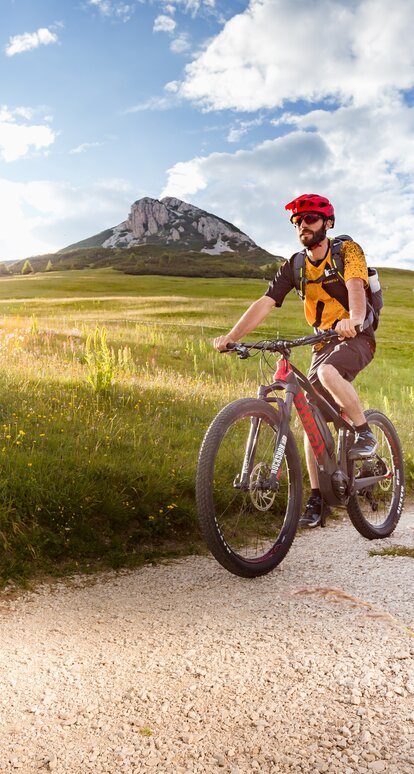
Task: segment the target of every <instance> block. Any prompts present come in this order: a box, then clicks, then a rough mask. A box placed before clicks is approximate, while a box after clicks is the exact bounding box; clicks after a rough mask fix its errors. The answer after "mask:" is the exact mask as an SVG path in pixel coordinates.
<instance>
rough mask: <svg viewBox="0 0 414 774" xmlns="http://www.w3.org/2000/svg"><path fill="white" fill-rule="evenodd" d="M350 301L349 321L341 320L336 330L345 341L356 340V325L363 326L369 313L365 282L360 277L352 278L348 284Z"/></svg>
mask: <svg viewBox="0 0 414 774" xmlns="http://www.w3.org/2000/svg"><path fill="white" fill-rule="evenodd" d="M345 284H346V289H347V291H348V301H349V319H346V320H339V322H338V323H337V324H336V327H335V330H336V331H337V332H338V333H339V334H340V335H341V338H343V339H350V338H354V336H356V335H357V332H356V330H355V326H356V325H362V323H363V322H364V320H365V315H366V312H367V300H366V295H365V287H364V281H363V280H362V279H359V277H352V278H351V279H349V280H348V281H347V282H346V283H345Z"/></svg>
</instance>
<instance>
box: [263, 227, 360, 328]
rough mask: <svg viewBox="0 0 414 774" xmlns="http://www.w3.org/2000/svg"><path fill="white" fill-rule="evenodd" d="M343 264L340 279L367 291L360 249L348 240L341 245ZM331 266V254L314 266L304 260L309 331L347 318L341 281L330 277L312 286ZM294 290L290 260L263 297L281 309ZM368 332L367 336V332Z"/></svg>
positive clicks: (329, 326)
mask: <svg viewBox="0 0 414 774" xmlns="http://www.w3.org/2000/svg"><path fill="white" fill-rule="evenodd" d="M340 254H341V258H342V260H343V265H344V269H343V277H344V281H345V282H347V281H348V280H349V279H352V278H358V279H362V281H363V283H364V286H365V288H367V287H368V269H367V264H366V260H365V255H364V252H363V250H362V248H361V247H360V246H359V245H358V244H357V243H356V242H352V241H350V240H347V241H344V242H343V243H342V245H341V252H340ZM330 266H332V263H331V250H330V249H329V250H328V253H327V255H326V256H325V258H322V260H320V261H318V262H317V263H312V262H311V261H310V260H309V258H308V257H307V256H306V262H305V275H306V279H307V280H308V282H307V284H306V289H305V300H304V312H305V317H306V320H307V322H308V323H309V325H311V326H312V327H313V328H319V329H321V330H327V329H328V328H332V327H333V326H334V325H335V323H336V322H338V320H343V319H344V318H348V317H349V307H348V291H347V289H346V287H345V285H344V281H343V280H341V279H340V277H338V276H337V274H335V273H332V274H331V275H330V276H327V277H326V279H324V280H323V281H322V282H315V280H318V279H319V278H320V277H322V276H323V275H324V272H325V270H326V268H329V267H330ZM294 287H295V282H294V274H293V256H292V258H291V259H290V260H289V261H286V263H284V264H283V266H281V268H280V269H279V271H278V272H277V274H276V276H275V278H274V280H273V281H272V282H270V283H269V287H268V290H267V292H266V293H265V295H266V296H269V297H270V298H272V299H273V300H274V301H275V303H276V306H282V303H283V301H284V299H285V296H286V295H287V294H288V293H289V292H290V291H291V290H292V289H293V288H294ZM368 331H370V332H371V329H370V328H369V329H368ZM372 335H373V332H372Z"/></svg>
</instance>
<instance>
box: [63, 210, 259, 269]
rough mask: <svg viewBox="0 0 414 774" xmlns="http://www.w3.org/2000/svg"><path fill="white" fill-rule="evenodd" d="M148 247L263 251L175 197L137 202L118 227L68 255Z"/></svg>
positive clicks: (79, 244) (232, 228)
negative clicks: (84, 250) (85, 249)
mask: <svg viewBox="0 0 414 774" xmlns="http://www.w3.org/2000/svg"><path fill="white" fill-rule="evenodd" d="M145 244H154V245H165V246H166V247H168V248H169V249H179V250H195V251H197V252H205V253H208V254H210V255H219V254H220V253H224V252H248V251H251V250H258V249H260V248H258V246H257V245H256V244H255V242H253V240H252V239H250V237H248V236H247V234H244V233H243V232H242V231H240V229H238V228H237V227H236V226H233V225H232V224H231V223H228V222H227V221H226V220H223V219H222V218H219V217H217V216H216V215H212V214H211V213H209V212H206V211H205V210H201V209H199V208H198V207H195V206H194V205H192V204H188V203H187V202H183V201H181V199H176V198H174V197H172V196H166V197H165V198H164V199H161V200H158V199H151V198H150V197H148V196H146V197H145V198H143V199H139V200H138V201H136V202H134V204H133V205H132V207H131V211H130V213H129V215H128V218H127V219H126V220H125V221H123V222H122V223H120V224H119V225H118V226H115V227H114V228H111V229H107V230H106V231H103V232H102V233H101V234H97V235H96V236H94V237H90V238H89V239H86V240H83V241H82V242H77V243H76V244H74V245H70V247H69V248H65V252H66V251H67V250H69V249H70V250H73V249H75V248H79V247H84V246H85V247H86V246H88V247H97V246H102V247H134V246H135V245H145Z"/></svg>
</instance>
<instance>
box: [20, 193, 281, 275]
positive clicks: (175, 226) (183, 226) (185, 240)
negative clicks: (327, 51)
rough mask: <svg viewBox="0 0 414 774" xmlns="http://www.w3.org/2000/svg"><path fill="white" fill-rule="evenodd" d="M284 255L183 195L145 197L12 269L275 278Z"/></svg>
mask: <svg viewBox="0 0 414 774" xmlns="http://www.w3.org/2000/svg"><path fill="white" fill-rule="evenodd" d="M281 260H283V259H282V258H281V256H274V255H272V254H271V253H268V252H267V250H264V249H263V248H261V247H259V246H258V245H257V244H256V243H255V242H254V241H253V240H252V239H251V238H250V237H249V236H247V234H244V233H243V232H242V231H240V229H239V228H237V227H236V226H234V225H233V224H232V223H229V222H228V221H226V220H223V219H222V218H219V217H218V216H216V215H212V214H211V213H209V212H206V211H205V210H201V209H199V208H198V207H195V206H194V205H192V204H188V203H187V202H183V201H181V199H175V198H173V197H165V198H164V199H161V200H158V199H151V198H150V197H145V198H143V199H139V200H138V201H136V202H134V204H133V205H132V207H131V210H130V213H129V215H128V218H127V220H125V221H123V222H122V223H120V224H119V225H118V226H114V227H112V228H108V229H105V230H104V231H101V232H100V233H99V234H95V235H94V236H91V237H88V238H87V239H82V240H81V241H79V242H75V243H74V244H72V245H68V246H67V247H65V248H63V249H62V250H59V251H58V252H57V253H53V254H48V255H41V256H34V257H33V258H30V261H29V265H28V262H27V261H16V262H15V263H14V264H12V265H9V266H8V267H7V272H8V271H10V273H12V274H20V273H28V272H30V271H32V270H33V271H35V272H43V271H62V270H70V269H83V268H88V269H90V268H102V267H112V268H114V269H117V270H118V271H121V272H124V273H127V274H171V275H183V276H198V277H220V276H235V277H267V276H269V277H270V276H272V274H273V273H274V271H275V270H276V269H277V267H278V265H279V264H280V262H281Z"/></svg>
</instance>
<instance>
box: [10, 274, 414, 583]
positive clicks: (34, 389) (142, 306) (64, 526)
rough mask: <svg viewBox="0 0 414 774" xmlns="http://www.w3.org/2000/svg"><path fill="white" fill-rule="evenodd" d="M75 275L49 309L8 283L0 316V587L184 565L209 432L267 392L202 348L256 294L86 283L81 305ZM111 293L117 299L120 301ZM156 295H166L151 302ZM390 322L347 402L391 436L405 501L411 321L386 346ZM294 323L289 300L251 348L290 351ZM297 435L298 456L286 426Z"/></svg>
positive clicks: (303, 359) (257, 288) (218, 286)
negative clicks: (230, 406)
mask: <svg viewBox="0 0 414 774" xmlns="http://www.w3.org/2000/svg"><path fill="white" fill-rule="evenodd" d="M79 274H82V273H81V272H67V273H65V274H62V275H61V276H60V280H59V294H58V295H56V296H55V297H52V296H51V295H50V292H49V291H50V287H51V285H50V284H48V282H49V283H50V282H51V281H52V280H51V279H50V275H48V276H47V281H46V280H44V279H42V282H43V283H44V285H45V287H46V290H47V293H46V290H45V291H44V292H45V294H46V295H47V299H46V300H45V298H44V297H42V296H41V295H40V294H39V295H34V296H33V297H32V298H30V292H31V290H32V288H33V278H32V277H28V278H19V286H18V290H19V292H21V293H22V295H23V297H24V298H25V301H13V300H12V301H9V300H6V299H5V300H4V301H3V302H2V308H3V311H4V312H5V316H4V319H3V325H2V327H1V328H0V390H1V392H0V394H1V401H0V461H1V465H0V576H1V577H2V578H3V579H7V578H25V577H28V576H30V575H32V574H33V573H36V572H45V571H46V572H65V571H69V570H73V569H76V568H82V569H88V566H90V567H96V566H97V565H98V566H112V567H118V566H121V565H126V564H134V563H137V562H140V561H142V559H143V558H148V557H151V556H154V555H155V554H156V553H157V552H165V551H169V550H171V551H177V550H190V549H191V547H192V546H194V544H195V543H196V541H197V539H198V533H197V527H196V521H195V509H194V475H195V464H196V459H197V453H198V449H199V446H200V443H201V440H202V437H203V435H204V433H205V430H206V428H207V426H208V424H209V422H210V421H211V419H212V418H213V416H214V415H215V413H216V412H217V410H218V409H219V408H220V407H221V406H223V405H224V404H225V403H227V402H229V401H230V400H233V399H235V398H238V397H241V396H247V395H254V394H255V393H256V389H257V385H258V383H260V382H262V381H263V379H266V378H269V379H270V378H271V368H270V369H269V372H268V373H267V374H261V373H260V368H259V361H258V359H250V360H248V361H243V362H241V361H239V360H237V359H236V358H234V357H231V356H226V355H220V354H218V353H217V352H215V351H214V350H213V348H212V346H211V339H212V337H213V336H214V335H217V334H218V332H220V331H222V330H226V328H228V327H230V325H231V324H232V322H233V321H234V319H235V318H236V317H237V316H238V314H239V313H240V312H241V311H243V310H244V309H245V308H246V302H247V303H248V302H249V301H250V300H252V299H254V298H255V297H257V295H258V294H259V292H262V291H263V284H261V283H259V282H257V281H239V282H238V281H235V282H233V281H232V282H227V281H224V282H223V281H221V280H210V281H208V282H207V281H204V280H185V281H184V280H181V279H180V278H170V279H169V280H167V281H165V282H164V280H163V278H157V279H156V281H154V280H153V279H152V278H149V277H146V278H136V277H133V278H121V280H122V281H121V280H118V279H117V278H116V279H115V280H114V279H113V274H111V273H110V272H102V273H100V272H97V271H95V272H93V277H94V278H97V279H95V286H96V285H97V286H98V287H99V291H96V295H95V296H93V297H91V294H90V290H89V288H90V284H88V281H89V283H90V277H89V280H88V276H87V275H86V273H85V274H82V276H81V277H79V276H78V275H79ZM73 275H75V276H73ZM128 279H129V284H128ZM137 279H139V280H140V282H141V284H140V293H138V285H137ZM144 279H145V283H144V282H143V280H144ZM175 280H177V281H178V280H180V284H179V289H180V293H179V294H177V295H174V296H173V295H172V294H171V295H168V294H167V292H166V289H167V287H168V283H170V286H171V289H172V290H173V291H175V290H176V289H177V284H178V283H177V282H175ZM53 281H54V282H56V278H53ZM2 282H3V281H2V280H0V297H1V294H2V291H3V292H4V285H3V284H2ZM15 282H18V281H17V280H15ZM113 282H115V285H116V283H117V282H120V284H121V285H122V287H121V288H120V291H119V294H118V295H116V293H115V292H114V285H113V284H111V283H113ZM151 282H152V285H151ZM23 283H26V284H25V285H24V284H23ZM82 283H84V284H82ZM160 283H161V284H163V283H164V287H165V295H164V296H163V295H154V294H153V295H151V293H150V291H151V289H152V288H156V289H157V290H159V286H160ZM37 287H39V286H37ZM128 288H129V291H130V292H129V294H128V293H127V290H128ZM29 291H30V292H29ZM87 291H89V297H88V299H87V300H86V299H85V298H84V295H83V294H86V292H87ZM111 291H112V292H111ZM249 292H250V298H249V297H248V296H249ZM75 293H76V294H77V295H76V297H74V294H75ZM231 293H233V295H231ZM226 294H227V295H226ZM400 295H401V294H398V296H400ZM397 300H398V301H399V299H397V295H396V298H395V307H394V311H396V305H397ZM386 310H387V314H389V315H390V319H389V320H388V321H387V317H386V316H385V321H384V324H383V323H382V324H381V329H380V336H379V339H380V342H379V347H378V355H377V357H376V358H375V360H374V362H373V364H372V365H371V366H370V367H369V368H368V369H366V371H364V372H363V373H362V374H361V375H360V376H359V378H358V381H357V386H358V389H359V392H360V394H361V396H362V399H363V402H364V404H365V405H366V406H367V407H368V406H373V407H377V408H380V409H382V410H384V411H385V412H386V413H387V414H389V415H390V417H391V418H392V419H393V421H394V422H395V424H396V425H397V427H398V430H399V432H400V435H401V438H402V442H403V446H404V449H405V455H406V462H407V478H408V484H409V487H410V488H411V491H412V490H413V488H414V460H413V453H412V449H413V448H414V430H413V423H412V421H407V417H411V414H412V407H413V402H414V394H413V386H412V377H411V370H410V366H409V354H410V352H411V346H412V345H409V344H406V343H404V342H406V341H407V340H408V330H409V326H410V324H411V321H410V316H409V315H406V318H404V311H405V310H406V308H405V307H402V312H403V313H402V318H403V319H402V321H401V315H400V318H399V320H400V322H399V323H398V325H399V330H398V337H399V339H398V341H399V343H397V336H396V335H393V336H392V337H390V334H389V331H390V330H391V329H392V312H393V308H392V306H391V304H388V307H386ZM300 313H301V310H300V304H299V302H297V301H296V300H295V299H292V300H291V301H290V300H288V301H287V303H286V304H285V306H284V307H283V314H282V312H280V311H279V312H278V313H276V315H275V316H274V317H271V318H268V320H267V324H266V326H264V327H263V328H262V330H261V331H259V332H258V334H257V338H260V337H269V336H275V335H277V328H279V329H280V333H281V334H282V333H283V335H289V336H290V335H300V334H301V333H303V332H304V331H305V330H306V327H305V325H304V323H303V322H302V320H301V314H300ZM404 319H406V322H404ZM405 325H406V328H405V327H404V326H405ZM309 359H310V352H308V351H307V350H300V351H298V352H297V354H296V353H295V360H294V362H296V363H297V364H298V366H299V367H301V368H304V369H305V368H306V367H307V364H308V362H309ZM385 373H386V378H384V374H385ZM294 430H295V432H296V433H297V434H298V440H299V439H300V436H301V431H300V427H299V424H298V422H297V421H295V422H294Z"/></svg>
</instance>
